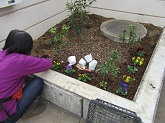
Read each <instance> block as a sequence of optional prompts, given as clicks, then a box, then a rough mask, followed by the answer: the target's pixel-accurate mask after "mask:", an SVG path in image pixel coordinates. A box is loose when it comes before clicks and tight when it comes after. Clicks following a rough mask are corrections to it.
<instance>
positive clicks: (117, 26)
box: [100, 20, 147, 43]
mask: <svg viewBox="0 0 165 123" xmlns="http://www.w3.org/2000/svg"><path fill="white" fill-rule="evenodd" d="M130 24H132V25H134V26H135V27H136V35H137V37H140V38H141V39H142V38H144V37H145V36H146V34H147V29H146V28H145V27H144V26H143V25H141V24H139V23H136V22H132V21H128V20H108V21H105V22H103V23H102V24H101V26H100V30H101V32H102V34H103V35H104V36H106V37H107V38H109V39H111V40H112V41H115V42H120V43H123V41H121V40H120V39H119V35H120V34H123V31H124V30H126V31H127V32H126V37H129V29H130V27H129V25H130Z"/></svg>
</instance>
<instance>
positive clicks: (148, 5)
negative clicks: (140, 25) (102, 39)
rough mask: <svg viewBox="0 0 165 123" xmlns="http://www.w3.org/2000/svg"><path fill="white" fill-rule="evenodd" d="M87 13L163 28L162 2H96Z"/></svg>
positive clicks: (164, 10)
mask: <svg viewBox="0 0 165 123" xmlns="http://www.w3.org/2000/svg"><path fill="white" fill-rule="evenodd" d="M89 11H90V12H91V13H95V14H98V15H102V16H105V17H113V18H116V19H123V20H132V21H136V22H144V23H152V24H154V25H156V26H160V27H164V26H165V1H164V0H97V2H94V3H92V8H89Z"/></svg>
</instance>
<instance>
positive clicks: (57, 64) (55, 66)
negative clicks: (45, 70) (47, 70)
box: [51, 60, 61, 71]
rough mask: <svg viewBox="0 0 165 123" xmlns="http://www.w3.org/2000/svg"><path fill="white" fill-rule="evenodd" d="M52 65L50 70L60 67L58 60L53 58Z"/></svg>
mask: <svg viewBox="0 0 165 123" xmlns="http://www.w3.org/2000/svg"><path fill="white" fill-rule="evenodd" d="M52 63H53V65H52V68H51V69H52V70H55V71H56V70H57V69H58V68H59V67H60V65H61V64H60V62H56V61H55V60H53V61H52Z"/></svg>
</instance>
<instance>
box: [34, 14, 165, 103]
mask: <svg viewBox="0 0 165 123" xmlns="http://www.w3.org/2000/svg"><path fill="white" fill-rule="evenodd" d="M89 18H90V22H89V23H88V24H87V25H86V26H85V29H84V31H83V32H82V33H81V34H80V35H75V33H74V31H73V30H72V29H70V30H69V32H68V34H67V35H66V36H65V37H64V38H63V41H64V42H66V44H65V45H64V46H63V47H62V48H61V50H60V51H58V52H56V51H55V50H54V46H53V45H51V46H48V45H47V44H46V41H47V40H48V39H52V38H53V36H52V35H51V34H50V33H49V31H47V32H46V33H45V34H44V35H42V36H41V37H39V38H38V39H37V40H34V47H33V50H32V55H33V56H36V57H49V58H50V59H51V60H52V61H53V60H55V61H56V62H60V64H61V65H60V67H59V69H58V70H57V71H58V72H60V73H62V74H65V75H67V74H66V73H65V72H64V70H65V69H66V66H67V65H68V57H69V56H76V60H77V63H78V61H79V60H80V59H81V58H83V57H84V56H85V55H88V54H91V55H92V57H93V59H95V60H97V61H98V64H97V66H96V69H97V68H98V65H100V64H102V63H104V61H105V60H106V59H108V58H109V57H110V51H112V50H117V51H118V52H119V53H120V58H119V60H118V62H117V67H119V68H120V70H119V71H120V73H118V75H117V77H114V76H113V75H112V74H111V73H109V74H108V77H106V78H104V77H103V75H102V74H100V73H99V72H96V70H94V71H92V72H91V73H89V72H85V71H82V70H78V69H77V68H76V65H73V66H72V68H73V69H75V70H76V72H75V73H74V74H72V75H70V77H72V78H75V79H77V78H78V76H79V74H80V73H88V75H89V76H90V77H91V78H92V80H91V81H88V82H87V83H88V84H90V85H93V86H96V87H98V88H100V82H101V81H106V82H107V83H108V87H107V90H106V91H108V92H111V93H114V94H116V90H117V89H118V88H119V87H120V83H121V82H122V81H123V76H124V75H129V76H131V78H135V80H134V81H133V82H132V83H130V84H129V86H128V93H127V95H125V96H122V95H119V96H122V97H124V98H127V99H129V100H133V98H134V95H135V93H136V91H137V89H138V86H139V84H140V82H141V80H142V77H143V74H144V72H145V70H146V67H147V65H148V63H149V60H150V58H151V55H152V53H153V51H154V48H155V46H156V44H157V42H158V41H159V37H160V36H161V33H162V31H163V29H162V28H160V27H158V26H154V25H153V24H150V23H140V24H142V25H143V26H144V27H145V28H146V29H147V35H146V36H145V38H144V39H142V41H141V42H139V43H135V44H126V43H116V42H113V41H112V40H110V39H108V38H106V37H105V36H103V35H102V33H101V31H100V25H101V24H102V23H103V22H104V21H106V20H111V19H114V18H105V17H102V16H99V15H95V14H91V15H89ZM63 25H67V19H65V20H63V21H61V22H60V23H59V24H57V25H55V27H57V29H60V28H61V27H62V26H63ZM138 48H141V49H143V51H144V52H145V56H144V57H143V58H144V63H143V64H142V65H141V66H137V68H138V71H137V72H136V73H130V72H128V70H127V65H132V57H136V56H137V49H138ZM68 76H69V75H68ZM91 91H92V90H91Z"/></svg>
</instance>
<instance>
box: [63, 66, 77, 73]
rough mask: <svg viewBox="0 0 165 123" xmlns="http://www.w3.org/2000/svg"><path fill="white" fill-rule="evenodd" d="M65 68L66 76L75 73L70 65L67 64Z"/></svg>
mask: <svg viewBox="0 0 165 123" xmlns="http://www.w3.org/2000/svg"><path fill="white" fill-rule="evenodd" d="M66 68H67V69H66V70H65V73H67V74H68V75H72V74H73V73H75V70H74V69H73V68H72V65H71V64H68V65H67V66H66Z"/></svg>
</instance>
